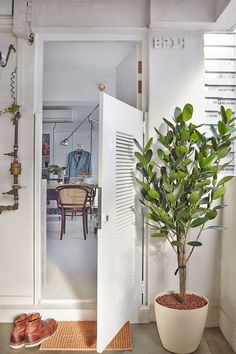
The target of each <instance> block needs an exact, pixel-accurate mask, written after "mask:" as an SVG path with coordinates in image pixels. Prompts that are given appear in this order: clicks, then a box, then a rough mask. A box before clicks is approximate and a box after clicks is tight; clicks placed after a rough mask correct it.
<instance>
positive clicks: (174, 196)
mask: <svg viewBox="0 0 236 354" xmlns="http://www.w3.org/2000/svg"><path fill="white" fill-rule="evenodd" d="M192 115H193V107H192V105H191V104H186V105H185V106H184V108H183V110H182V109H180V108H179V107H177V108H176V109H175V112H174V117H173V119H172V121H169V120H167V119H165V118H164V119H163V121H164V123H165V126H166V131H165V133H163V134H162V133H161V132H160V131H158V130H157V129H155V131H156V133H157V142H158V143H159V144H161V146H160V147H159V148H158V149H156V148H155V146H153V138H151V139H150V140H149V141H148V143H147V144H146V146H145V147H144V148H142V147H141V145H140V144H139V143H138V142H137V141H135V143H136V145H137V147H138V149H139V151H137V152H135V156H136V158H137V159H138V163H137V165H136V169H137V171H139V172H140V173H141V175H142V178H141V179H140V178H137V182H138V183H139V185H140V186H141V194H142V200H141V199H140V202H141V204H142V205H143V207H144V208H145V209H146V213H145V217H146V219H148V220H147V223H148V224H149V225H150V227H151V231H152V234H151V236H152V237H161V238H165V239H166V240H167V242H169V243H170V245H171V247H172V249H173V252H175V254H176V258H177V269H176V271H175V274H178V276H179V290H178V292H176V293H174V292H172V293H171V292H169V293H168V292H167V293H162V294H158V295H157V296H156V298H155V313H156V321H157V326H158V331H159V334H160V338H161V341H162V344H163V346H164V347H165V348H166V349H167V350H169V351H170V352H174V353H191V352H193V351H195V350H196V349H197V347H198V345H199V343H200V340H201V337H202V334H203V330H204V327H205V321H206V316H207V308H208V300H207V299H206V298H205V297H204V296H201V295H198V294H194V293H192V292H186V272H187V266H188V263H189V260H190V258H191V255H192V254H193V252H194V250H195V249H196V248H199V247H200V246H202V242H201V241H200V236H201V234H202V233H203V232H204V231H206V230H208V229H215V230H221V227H220V226H216V225H207V226H206V223H207V222H208V221H212V220H213V219H215V218H216V216H217V214H218V212H219V210H220V209H221V208H223V207H224V206H223V205H218V204H219V203H218V204H217V203H216V202H215V201H217V200H219V198H220V197H221V196H223V194H224V193H225V190H226V187H225V184H226V182H228V181H229V180H230V179H231V178H232V176H220V173H221V171H223V170H224V169H225V168H226V167H227V166H228V164H229V163H230V162H228V163H227V162H226V163H224V162H222V161H223V160H222V159H224V157H226V156H227V155H228V153H229V152H230V149H231V143H232V141H233V139H234V137H232V133H233V132H234V131H235V128H234V119H233V112H232V110H231V109H227V110H225V109H224V107H223V106H222V107H221V116H222V119H221V120H220V121H219V122H218V125H217V127H216V128H215V127H214V126H211V130H212V136H210V137H207V136H206V134H205V133H202V132H200V130H201V126H196V125H195V124H193V123H191V122H190V120H191V118H192ZM192 229H197V231H198V232H197V233H194V234H195V237H194V238H192V237H193V235H191V238H190V232H191V230H192Z"/></svg>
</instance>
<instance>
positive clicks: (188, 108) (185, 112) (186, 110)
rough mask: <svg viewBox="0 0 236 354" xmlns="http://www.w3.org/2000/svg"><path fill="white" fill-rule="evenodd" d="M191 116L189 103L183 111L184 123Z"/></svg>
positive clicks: (191, 108)
mask: <svg viewBox="0 0 236 354" xmlns="http://www.w3.org/2000/svg"><path fill="white" fill-rule="evenodd" d="M192 115H193V106H192V105H191V104H190V103H187V104H186V105H185V106H184V109H183V120H184V121H185V122H186V121H187V120H189V119H191V118H192Z"/></svg>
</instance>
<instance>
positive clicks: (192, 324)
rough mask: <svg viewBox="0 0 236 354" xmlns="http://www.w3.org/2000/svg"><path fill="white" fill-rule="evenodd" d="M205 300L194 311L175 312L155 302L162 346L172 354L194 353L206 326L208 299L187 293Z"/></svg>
mask: <svg viewBox="0 0 236 354" xmlns="http://www.w3.org/2000/svg"><path fill="white" fill-rule="evenodd" d="M189 293H191V294H195V295H198V296H201V297H203V298H204V299H206V301H207V304H206V305H205V306H204V307H201V308H199V309H194V310H176V309H171V308H168V307H165V306H162V305H160V304H158V303H157V302H156V301H155V300H156V298H158V297H159V296H162V295H165V294H168V292H165V293H160V294H157V295H156V296H155V299H154V304H155V314H156V322H157V328H158V332H159V335H160V338H161V342H162V345H163V347H164V348H165V349H167V350H168V351H170V352H172V353H181V354H183V353H184V354H187V353H192V352H194V351H195V350H196V349H197V347H198V346H199V344H200V341H201V338H202V335H203V331H204V328H205V324H206V317H207V310H208V299H207V298H205V297H204V296H202V295H199V294H197V293H194V292H189Z"/></svg>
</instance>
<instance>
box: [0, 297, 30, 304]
mask: <svg viewBox="0 0 236 354" xmlns="http://www.w3.org/2000/svg"><path fill="white" fill-rule="evenodd" d="M22 304H24V305H31V306H32V304H33V297H32V296H12V295H8V296H0V306H14V305H22Z"/></svg>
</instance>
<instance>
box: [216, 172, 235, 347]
mask: <svg viewBox="0 0 236 354" xmlns="http://www.w3.org/2000/svg"><path fill="white" fill-rule="evenodd" d="M235 196H236V178H233V179H232V180H231V181H230V182H229V183H228V184H227V190H226V193H225V195H224V200H223V202H224V204H226V205H228V206H227V207H226V208H225V209H224V214H223V226H224V227H225V230H223V232H222V266H221V309H220V329H221V331H222V332H223V334H224V335H225V337H226V338H227V340H228V341H229V342H230V344H231V346H232V348H233V349H234V351H236V306H235V294H236V267H235V251H236V237H235V230H236V217H235V210H236V198H235Z"/></svg>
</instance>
